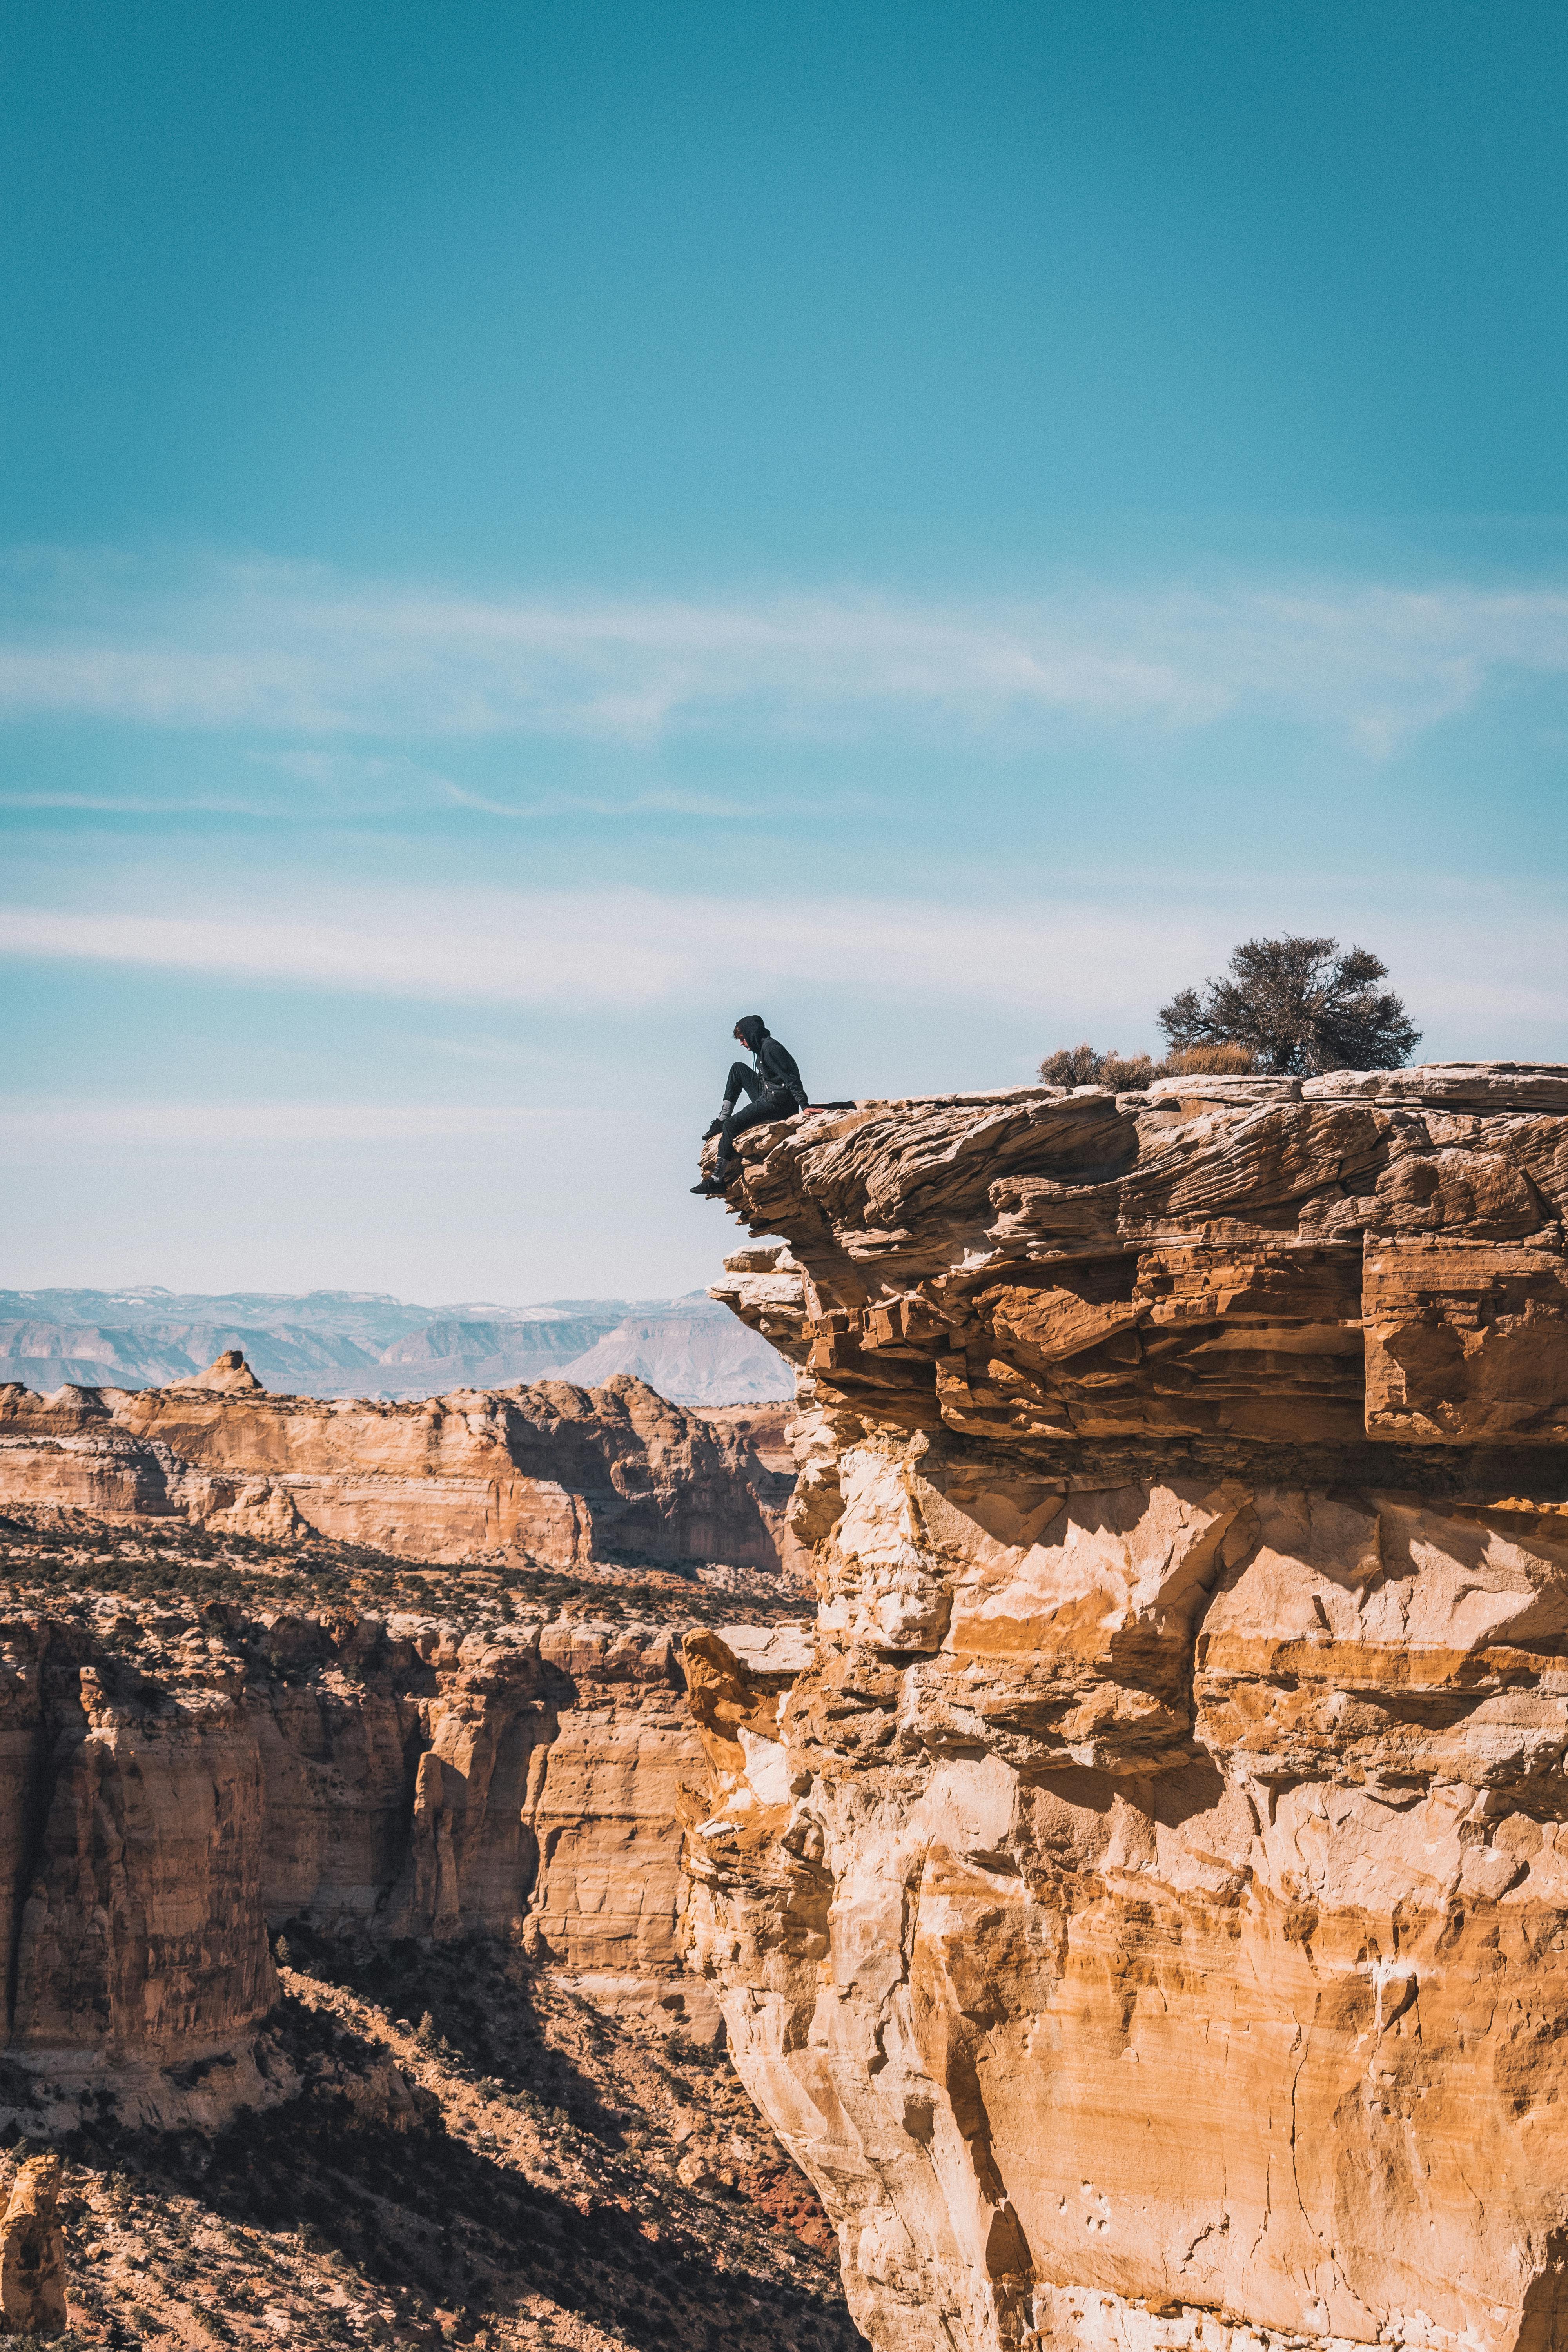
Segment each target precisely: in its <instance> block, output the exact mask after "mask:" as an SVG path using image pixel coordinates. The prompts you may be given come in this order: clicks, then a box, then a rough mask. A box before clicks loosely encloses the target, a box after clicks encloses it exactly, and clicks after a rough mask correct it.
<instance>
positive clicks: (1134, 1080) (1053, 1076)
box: [1040, 1044, 1258, 1094]
mask: <svg viewBox="0 0 1568 2352" xmlns="http://www.w3.org/2000/svg"><path fill="white" fill-rule="evenodd" d="M1257 1066H1258V1064H1257V1062H1256V1060H1255V1059H1254V1057H1253V1055H1252V1054H1251V1053H1250V1052H1249V1051H1248V1049H1247V1047H1246V1046H1245V1045H1191V1046H1188V1047H1186V1048H1185V1049H1184V1051H1183V1052H1181V1053H1179V1054H1170V1055H1166V1057H1165V1059H1164V1060H1163V1062H1156V1061H1154V1060H1152V1058H1151V1056H1150V1055H1147V1054H1131V1055H1127V1054H1119V1053H1118V1052H1117V1050H1116V1048H1115V1046H1114V1045H1112V1046H1111V1047H1110V1048H1109V1050H1108V1051H1107V1052H1105V1053H1103V1054H1102V1053H1100V1050H1099V1048H1098V1047H1096V1046H1094V1045H1088V1044H1085V1045H1058V1048H1057V1050H1056V1052H1055V1053H1054V1054H1047V1055H1046V1058H1045V1060H1044V1061H1043V1062H1042V1063H1041V1064H1040V1076H1041V1077H1042V1078H1043V1079H1044V1080H1045V1083H1046V1084H1047V1086H1048V1087H1112V1088H1114V1090H1115V1091H1116V1092H1117V1093H1118V1094H1126V1093H1131V1092H1132V1091H1133V1090H1134V1089H1136V1088H1137V1087H1146V1086H1147V1085H1148V1084H1149V1083H1150V1081H1151V1079H1152V1078H1178V1077H1186V1076H1192V1077H1196V1076H1200V1075H1203V1076H1225V1077H1233V1078H1239V1077H1245V1076H1247V1073H1248V1072H1249V1071H1251V1070H1255V1069H1256V1068H1257Z"/></svg>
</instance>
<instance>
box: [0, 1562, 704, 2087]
mask: <svg viewBox="0 0 1568 2352" xmlns="http://www.w3.org/2000/svg"><path fill="white" fill-rule="evenodd" d="M731 1639H732V1640H733V1641H735V1642H739V1643H742V1648H743V1647H744V1646H745V1644H744V1639H743V1637H742V1635H741V1634H740V1633H735V1632H734V1631H733V1629H731ZM700 1768H701V1758H700V1748H699V1744H698V1735H697V1732H696V1730H695V1727H693V1724H692V1722H691V1719H690V1717H689V1714H688V1713H687V1711H686V1709H685V1707H684V1706H683V1704H682V1675H681V1673H680V1668H679V1661H678V1658H677V1656H676V1646H675V1641H674V1638H673V1637H672V1635H671V1634H670V1633H669V1632H668V1630H667V1629H665V1628H662V1627H654V1626H648V1625H637V1624H632V1625H622V1626H608V1625H595V1624H593V1623H589V1622H582V1621H562V1622H555V1623H551V1624H545V1625H543V1626H540V1625H516V1624H513V1625H505V1626H499V1627H498V1626H494V1625H491V1626H489V1627H488V1628H486V1629H484V1630H482V1631H479V1632H475V1633H470V1634H468V1636H466V1637H463V1636H460V1635H459V1634H458V1632H457V1630H456V1629H455V1628H454V1627H453V1626H451V1625H449V1624H444V1623H440V1622H435V1621H432V1620H429V1619H419V1618H415V1617H396V1616H394V1617H390V1618H380V1617H377V1616H374V1615H368V1614H356V1613H353V1612H339V1613H333V1612H322V1613H321V1614H302V1613H299V1614H289V1613H283V1614H278V1615H273V1614H264V1615H257V1616H252V1615H249V1614H247V1613H246V1612H242V1611H241V1610H239V1609H237V1608H235V1607H232V1606H230V1605H227V1604H222V1603H215V1604H210V1605H209V1606H208V1607H206V1608H205V1609H203V1610H199V1611H198V1610H195V1609H193V1608H187V1607H183V1606H182V1607H169V1606H163V1607H159V1606H153V1605H149V1604H136V1605H132V1604H127V1603H125V1602H123V1601H120V1600H118V1599H112V1598H105V1599H102V1600H100V1601H98V1602H97V1603H96V1604H95V1605H92V1606H90V1607H88V1608H77V1609H75V1610H72V1611H70V1612H64V1611H62V1612H58V1613H53V1612H37V1611H29V1612H15V1613H13V1614H12V1615H10V1616H9V1617H6V1618H5V1619H0V1933H3V1934H4V1937H5V1943H4V1946H3V1949H4V1952H5V1956H6V1958H5V1968H6V1973H5V2028H6V2032H5V2066H4V2067H0V2106H6V2107H9V2108H10V2109H11V2110H12V2111H13V2112H14V2113H16V2114H17V2115H19V2116H22V2117H23V2118H24V2120H25V2121H27V2120H30V2122H31V2124H32V2126H33V2127H37V2125H38V2121H39V2114H40V2112H44V2111H47V2114H49V2115H52V2116H55V2118H56V2120H57V2121H58V2120H59V2119H60V2118H62V2117H64V2116H65V2115H66V2114H67V2112H68V2109H69V2108H70V2106H71V2104H72V2102H73V2101H79V2100H80V2099H81V2098H83V2097H84V2096H85V2097H90V2098H101V2099H104V2100H107V2101H108V2102H110V2104H116V2103H117V2104H118V2105H120V2107H121V2111H122V2112H123V2113H125V2114H128V2115H130V2116H132V2117H134V2116H138V2115H146V2116H173V2115H176V2114H178V2115H192V2116H195V2117H196V2118H197V2119H198V2120H199V2119H201V2118H203V2117H205V2118H207V2119H208V2120H211V2119H212V2118H213V2117H216V2116H222V2115H223V2114H225V2113H226V2112H228V2111H229V2110H230V2109H231V2108H233V2107H234V2106H235V2105H239V2104H243V2103H246V2102H254V2101H257V2100H261V2101H265V2100H266V2098H267V2097H268V2095H272V2094H269V2092H268V2087H267V2085H266V2084H264V2083H263V2082H262V2081H261V2080H260V2079H259V2078H258V2076H257V2074H256V2072H255V2067H254V2063H253V2056H252V2044H253V2040H254V2035H255V2032H256V2030H257V2028H258V2026H259V2024H260V2021H261V2020H262V2018H263V2017H264V2016H265V2015H266V2013H267V2012H268V2010H269V2009H270V2008H271V2006H272V2004H273V2002H274V2001H275V2000H276V1998H277V1992H278V1986H277V1979H276V1975H275V1972H274V1969H273V1965H272V1960H271V1958H270V1955H269V1949H268V1932H267V1931H268V1927H273V1928H278V1927H290V1926H292V1925H293V1923H296V1922H297V1923H299V1924H300V1926H301V1927H305V1928H307V1929H310V1930H314V1931H315V1932H317V1933H319V1934H321V1935H322V1936H325V1937H333V1938H343V1937H347V1938H348V1939H350V1940H351V1942H353V1943H355V1944H357V1945H359V1946H362V1947H364V1946H368V1947H370V1948H383V1949H386V1948H393V1947H403V1946H405V1945H406V1943H407V1941H408V1940H409V1939H413V1940H414V1941H416V1942H419V1943H423V1944H426V1945H432V1944H436V1945H438V1944H442V1943H446V1942H449V1941H452V1940H455V1939H457V1938H458V1937H465V1936H468V1935H472V1934H474V1933H476V1932H489V1933H492V1934H496V1935H500V1936H502V1937H513V1936H515V1935H517V1934H518V1933H519V1932H521V1935H522V1937H523V1940H524V1942H525V1943H526V1944H527V1946H528V1947H529V1948H531V1950H532V1952H533V1953H534V1955H535V1956H536V1957H537V1958H539V1959H541V1960H542V1961H545V1962H549V1963H552V1964H553V1965H554V1966H555V1967H556V1968H558V1969H561V1970H562V1971H563V1972H564V1973H565V1974H566V1976H567V1977H568V1979H571V1980H573V1981H575V1982H577V1983H578V1984H580V1985H581V1986H583V1988H584V1990H587V1991H589V1992H590V1993H591V1994H592V1995H593V1997H594V1998H595V2000H597V2001H598V2003H599V2005H600V2006H601V2007H603V2006H605V2005H608V2006H609V2007H611V2008H621V2009H626V2010H630V2011H643V2012H647V2013H649V2014H651V2013H653V2012H655V2011H659V2012H662V2013H663V2014H664V2016H665V2017H666V2018H667V2019H669V2020H673V2021H679V2022H682V2023H684V2024H686V2025H687V2026H688V2027H689V2028H690V2029H692V2030H694V2031H696V2032H698V2033H700V2034H710V2033H711V2032H712V2031H713V2028H714V2026H715V2025H716V2023H717V2010H716V2008H715V2005H714V2003H713V2000H712V1996H711V1994H710V1992H709V1991H707V1990H706V1989H705V1988H704V1987H702V1986H701V1985H700V1984H697V1983H687V1982H686V1981H685V1980H684V1979H683V1978H682V1975H681V1945H682V1942H683V1940H684V1926H683V1912H684V1908H685V1885H684V1881H683V1879H682V1877H681V1874H680V1869H679V1861H680V1829H679V1821H678V1814H679V1809H680V1804H681V1791H682V1789H683V1787H684V1786H685V1785H686V1784H687V1783H689V1782H695V1781H696V1780H699V1779H700ZM275 2087H276V2086H275ZM62 2101H63V2102H64V2103H65V2104H64V2105H60V2104H59V2103H60V2102H62Z"/></svg>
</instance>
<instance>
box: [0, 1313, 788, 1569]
mask: <svg viewBox="0 0 1568 2352" xmlns="http://www.w3.org/2000/svg"><path fill="white" fill-rule="evenodd" d="M788 1492H789V1483H788V1480H787V1478H784V1477H781V1476H780V1475H778V1473H777V1472H776V1471H773V1470H770V1469H769V1468H768V1467H766V1466H765V1465H763V1462H762V1460H761V1459H760V1457H759V1456H758V1454H757V1453H756V1452H755V1450H754V1449H753V1446H752V1444H751V1442H750V1437H749V1434H748V1432H747V1431H746V1429H745V1428H743V1427H735V1426H731V1425H730V1424H729V1423H722V1422H710V1421H708V1420H706V1419H704V1417H703V1416H702V1415H701V1414H700V1413H696V1412H686V1411H685V1410H683V1408H681V1407H680V1406H679V1405H673V1404H670V1403H668V1402H667V1400H666V1399H665V1398H663V1397H661V1396H658V1395H657V1394H656V1393H655V1391H653V1390H652V1389H650V1388H648V1387H647V1386H646V1385H645V1383H644V1382H642V1381H637V1380H633V1379H632V1378H630V1377H629V1376H628V1375H626V1374H624V1373H622V1374H617V1376H616V1378H615V1379H614V1380H611V1381H607V1382H606V1383H605V1386H604V1387H603V1388H600V1389H580V1388H574V1387H573V1386H572V1385H571V1384H570V1383H569V1382H567V1381H537V1382H535V1383H534V1384H533V1385H532V1386H531V1387H528V1386H524V1387H520V1388H515V1389H508V1390H500V1391H488V1390H477V1389H476V1390H458V1391H455V1392H454V1393H453V1394H452V1395H450V1396H446V1397H430V1398H427V1399H426V1400H425V1401H424V1402H420V1403H416V1404H383V1403H379V1402H376V1401H375V1400H374V1399H370V1398H363V1397H345V1398H337V1399H333V1400H331V1401H327V1400H323V1399H321V1398H317V1397H286V1396H270V1395H268V1393H267V1391H265V1390H263V1389H262V1387H261V1385H260V1383H259V1382H258V1381H257V1379H256V1377H255V1375H254V1373H252V1372H251V1371H250V1370H249V1368H248V1367H247V1364H246V1362H245V1360H244V1358H243V1357H242V1356H240V1355H239V1354H238V1353H237V1351H236V1350H233V1349H231V1350H230V1351H229V1352H228V1353H227V1354H226V1355H223V1356H220V1357H219V1358H218V1360H217V1361H216V1364H214V1365H213V1366H212V1367H211V1369H210V1370H208V1371H206V1372H204V1373H201V1374H200V1375H199V1376H198V1377H197V1378H195V1380H191V1381H178V1382H176V1383H175V1384H174V1386H172V1387H170V1388H167V1389H139V1390H128V1389H79V1388H62V1389H59V1390H58V1391H56V1393H55V1394H54V1395H53V1396H50V1397H37V1396H35V1395H33V1394H32V1392H31V1391H29V1390H27V1389H24V1388H20V1387H17V1386H16V1384H15V1383H13V1384H11V1385H9V1386H5V1387H0V1507H3V1506H4V1505H5V1503H7V1502H11V1503H19V1504H28V1505H34V1506H36V1505H39V1504H43V1505H47V1506H49V1507H54V1508H57V1509H58V1508H75V1509H79V1510H82V1511H87V1512H90V1513H91V1514H92V1515H93V1516H94V1517H98V1518H101V1519H108V1520H117V1521H127V1520H130V1521H135V1520H139V1519H147V1518H157V1517H183V1518H184V1519H185V1520H187V1521H188V1522H189V1523H191V1524H192V1525H194V1526H197V1527H203V1528H212V1529H213V1530H215V1531H216V1532H218V1533H233V1534H248V1535H255V1536H263V1537H269V1538H274V1539H282V1540H289V1539H291V1538H300V1539H303V1538H309V1537H310V1536H311V1535H313V1534H314V1535H321V1536H327V1537H331V1538H335V1539H337V1540H341V1541H343V1542H349V1543H357V1544H367V1545H371V1546H373V1547H374V1548H375V1549H378V1550H382V1551H387V1552H391V1553H394V1554H395V1555H397V1556H399V1557H402V1558H405V1559H426V1560H432V1561H458V1560H469V1559H476V1558H479V1557H481V1556H482V1557H485V1558H491V1559H535V1560H539V1561H542V1562H543V1563H545V1564H547V1565H550V1566H554V1567H566V1568H572V1567H579V1566H582V1565H583V1564H584V1563H586V1562H588V1561H591V1560H593V1559H595V1558H596V1557H601V1556H603V1555H604V1554H605V1552H606V1551H609V1552H617V1551H618V1552H629V1553H631V1554H633V1555H634V1556H641V1557H646V1558H648V1559H663V1560H669V1559H700V1560H718V1561H723V1562H726V1563H728V1564H729V1565H731V1566H734V1567H771V1566H773V1565H774V1564H776V1562H777V1560H778V1557H779V1533H780V1524H781V1520H782V1517H783V1508H784V1503H785V1501H786V1500H787V1496H788Z"/></svg>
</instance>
